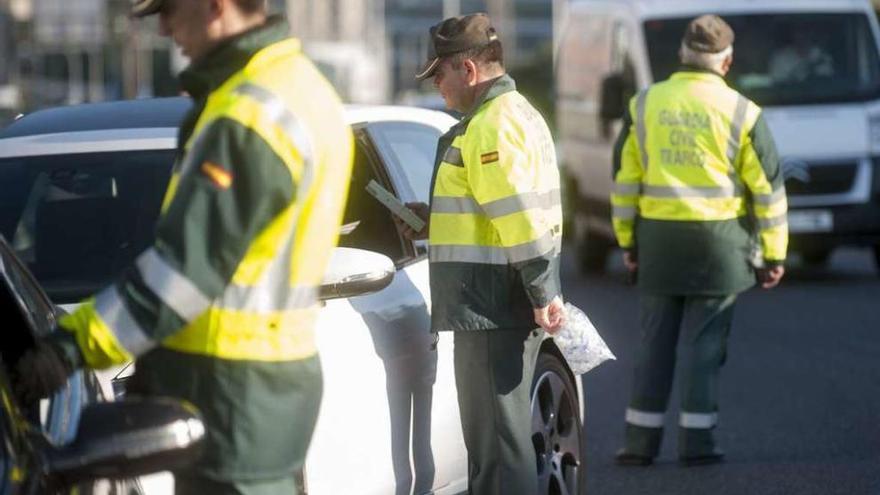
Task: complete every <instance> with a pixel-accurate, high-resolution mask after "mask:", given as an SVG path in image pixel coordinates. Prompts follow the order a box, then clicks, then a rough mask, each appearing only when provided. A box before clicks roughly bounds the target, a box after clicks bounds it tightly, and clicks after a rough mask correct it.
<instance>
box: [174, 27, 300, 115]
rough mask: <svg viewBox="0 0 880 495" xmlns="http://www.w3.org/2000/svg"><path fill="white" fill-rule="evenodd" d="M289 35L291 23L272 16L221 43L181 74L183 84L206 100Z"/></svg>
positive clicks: (196, 97)
mask: <svg viewBox="0 0 880 495" xmlns="http://www.w3.org/2000/svg"><path fill="white" fill-rule="evenodd" d="M289 36H290V35H289V28H288V25H287V21H286V20H284V18H282V17H281V16H272V17H270V18H269V19H268V20H267V21H266V23H265V24H263V25H262V26H259V27H256V28H253V29H251V30H249V31H245V32H244V33H241V34H239V35H237V36H234V37H232V38H230V39H228V40H225V41H223V42H221V43H220V44H219V45H218V46H217V47H215V48H214V49H212V50H211V51H210V52H209V53H207V54H206V55H205V56H204V57H202V58H201V59H199V60H198V61H196V62H194V63H193V64H192V65H190V66H189V67H188V68H187V69H186V70H184V71H183V72H181V74H180V85H181V87H182V88H183V89H184V90H185V91H186V92H187V93H189V94H190V95H191V96H192V97H193V98H194V99H195V100H202V99H205V98H206V97H207V96H208V94H210V93H211V91H214V90H215V89H217V88H218V87H220V85H221V84H223V83H224V82H226V80H227V79H229V78H230V77H231V76H232V75H233V74H235V73H236V72H238V71H240V70H241V69H242V68H243V67H244V66H245V65H246V64H247V63H248V61H250V59H251V58H252V57H253V56H254V55H255V54H256V53H257V52H258V51H260V50H262V49H263V48H266V47H267V46H269V45H271V44H273V43H277V42H279V41H282V40H284V39H286V38H288V37H289Z"/></svg>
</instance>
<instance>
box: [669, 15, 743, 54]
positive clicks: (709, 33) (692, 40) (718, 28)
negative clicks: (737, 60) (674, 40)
mask: <svg viewBox="0 0 880 495" xmlns="http://www.w3.org/2000/svg"><path fill="white" fill-rule="evenodd" d="M733 38H734V36H733V29H731V28H730V25H728V24H727V23H726V22H724V19H722V18H720V17H718V16H717V15H711V14H707V15H701V16H700V17H697V18H696V19H694V20H692V21H691V22H690V23H689V24H688V26H687V29H685V31H684V37H683V38H682V40H681V42H682V43H683V44H684V45H685V46H687V47H688V48H690V49H691V50H694V51H697V52H703V53H719V52H721V51H724V50H726V49H727V47H729V46H730V45H732V44H733Z"/></svg>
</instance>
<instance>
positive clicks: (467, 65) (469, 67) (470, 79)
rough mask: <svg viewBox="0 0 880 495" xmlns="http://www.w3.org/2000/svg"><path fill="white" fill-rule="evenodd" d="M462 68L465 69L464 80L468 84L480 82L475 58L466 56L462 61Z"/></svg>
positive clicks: (473, 84) (472, 84) (474, 84)
mask: <svg viewBox="0 0 880 495" xmlns="http://www.w3.org/2000/svg"><path fill="white" fill-rule="evenodd" d="M461 68H462V69H464V71H465V76H464V78H465V79H464V80H465V82H467V85H468V86H476V85H477V83H478V82H479V74H478V69H477V64H476V62H474V61H473V60H471V59H469V58H466V59H464V60H463V61H462V62H461Z"/></svg>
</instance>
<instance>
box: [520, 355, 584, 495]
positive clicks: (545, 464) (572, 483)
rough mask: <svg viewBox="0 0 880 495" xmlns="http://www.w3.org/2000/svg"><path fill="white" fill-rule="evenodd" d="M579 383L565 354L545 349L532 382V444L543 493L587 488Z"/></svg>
mask: <svg viewBox="0 0 880 495" xmlns="http://www.w3.org/2000/svg"><path fill="white" fill-rule="evenodd" d="M579 407H580V406H579V401H578V393H577V386H576V384H575V381H574V377H573V376H572V375H571V372H569V370H568V367H567V366H566V365H565V362H564V361H563V360H562V358H561V357H559V356H558V355H556V354H555V353H553V352H545V351H542V352H541V353H540V354H539V355H538V360H537V362H536V364H535V377H534V380H533V382H532V443H533V444H534V446H535V454H536V457H537V461H538V462H537V469H538V493H539V494H541V495H578V494H580V493H581V491H582V490H583V486H582V485H583V482H582V477H583V475H582V464H581V455H582V449H581V442H582V439H583V433H582V426H581V418H580V411H579Z"/></svg>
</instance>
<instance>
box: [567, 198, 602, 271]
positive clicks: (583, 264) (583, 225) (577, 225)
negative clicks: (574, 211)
mask: <svg viewBox="0 0 880 495" xmlns="http://www.w3.org/2000/svg"><path fill="white" fill-rule="evenodd" d="M573 223H574V236H575V238H574V241H575V249H576V250H577V260H578V266H579V268H580V271H581V273H582V274H584V275H590V274H601V273H603V272H604V271H605V263H606V261H607V260H608V253H609V252H611V246H610V245H609V244H608V242H607V241H605V239H603V238H601V237H599V236H597V235H596V233H595V232H592V231H591V230H590V227H589V226H588V225H587V223H588V222H587V219H586V214H585V213H581V214H580V215H578V216H577V218H575V220H574V222H573Z"/></svg>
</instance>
